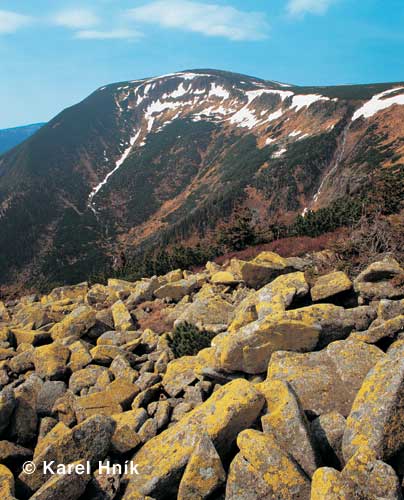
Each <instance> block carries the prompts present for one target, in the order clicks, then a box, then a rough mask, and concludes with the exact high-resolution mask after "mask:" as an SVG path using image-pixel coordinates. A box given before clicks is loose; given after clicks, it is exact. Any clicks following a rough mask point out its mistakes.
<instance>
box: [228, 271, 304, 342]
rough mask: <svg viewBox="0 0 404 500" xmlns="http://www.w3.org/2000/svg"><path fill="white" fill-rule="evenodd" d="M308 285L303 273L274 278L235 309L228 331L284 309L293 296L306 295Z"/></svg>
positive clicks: (289, 303)
mask: <svg viewBox="0 0 404 500" xmlns="http://www.w3.org/2000/svg"><path fill="white" fill-rule="evenodd" d="M308 291H309V285H308V283H307V281H306V278H305V276H304V274H303V273H301V272H298V273H290V274H285V275H282V276H279V277H278V278H275V279H274V280H273V281H272V282H271V283H269V284H268V285H265V286H264V287H263V288H261V289H259V290H258V291H256V292H253V293H250V294H249V295H248V296H247V297H246V298H245V299H244V300H242V301H241V302H240V304H239V305H238V306H237V308H236V310H235V317H234V320H233V322H232V324H231V325H230V327H229V331H230V332H234V331H237V330H239V329H240V328H241V327H242V326H245V325H247V324H248V323H251V322H252V321H255V320H257V319H262V318H264V317H265V316H268V315H269V314H274V313H279V312H283V311H285V310H286V308H287V307H289V306H290V305H291V303H292V302H293V300H294V299H295V298H301V297H304V296H305V295H307V293H308Z"/></svg>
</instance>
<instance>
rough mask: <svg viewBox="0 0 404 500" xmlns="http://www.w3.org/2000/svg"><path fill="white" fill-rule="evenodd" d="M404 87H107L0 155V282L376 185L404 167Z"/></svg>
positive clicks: (189, 79) (276, 214)
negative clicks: (241, 212) (243, 213)
mask: <svg viewBox="0 0 404 500" xmlns="http://www.w3.org/2000/svg"><path fill="white" fill-rule="evenodd" d="M285 85H287V86H285ZM403 88H404V85H403V86H401V84H400V83H399V84H396V83H384V84H367V85H363V86H360V85H354V86H341V87H299V86H293V85H292V86H289V84H283V83H278V82H273V81H266V80H262V79H257V78H253V77H248V76H245V75H238V74H234V73H228V72H221V71H219V70H202V69H201V70H192V71H184V72H180V73H173V74H169V75H163V76H161V77H152V78H149V79H142V80H133V81H128V82H120V83H114V84H110V85H106V86H103V87H100V88H99V89H97V90H96V91H95V92H93V93H92V94H90V96H89V97H87V98H86V99H84V100H83V101H81V102H80V103H78V104H76V105H74V106H72V107H69V108H67V109H66V110H64V111H62V113H60V114H59V115H57V116H56V117H55V118H54V119H53V120H51V121H50V122H49V123H48V124H47V125H46V126H45V127H43V128H42V129H41V130H40V131H39V132H38V133H37V134H35V136H34V137H31V138H30V139H28V141H26V142H25V143H23V144H22V145H20V146H19V147H17V148H16V149H14V150H13V151H11V152H9V153H6V154H5V155H3V156H1V157H0V176H1V177H2V184H1V185H0V229H1V230H2V235H3V236H0V246H1V247H2V248H4V249H5V250H6V251H5V252H4V255H5V256H4V257H3V260H1V261H0V264H1V265H0V281H6V280H7V279H10V277H12V275H13V273H14V276H15V273H16V272H17V273H21V271H22V270H23V271H24V272H27V275H29V276H30V277H32V276H35V275H38V274H39V275H40V274H50V275H51V276H52V277H53V279H55V280H56V281H58V282H59V281H60V282H66V281H72V280H73V281H74V280H76V281H77V279H78V278H79V276H80V278H81V277H82V275H83V273H84V274H89V273H91V272H94V271H98V270H99V269H101V268H102V267H103V266H105V265H110V263H111V261H112V260H113V258H114V255H116V253H117V252H119V251H122V249H123V250H124V252H125V253H136V252H144V251H145V250H147V249H149V248H151V247H153V246H155V245H159V244H160V245H161V244H163V243H164V244H168V245H169V244H171V243H175V242H178V241H180V242H187V241H190V238H191V240H192V241H194V242H195V241H199V240H201V239H203V238H205V236H206V234H207V233H208V232H209V231H211V230H212V229H214V228H215V227H216V226H217V225H218V224H219V223H220V221H221V220H222V219H223V217H230V216H231V214H232V213H233V212H234V210H235V209H236V208H237V207H240V206H245V207H248V208H249V209H251V210H253V212H254V216H255V218H256V219H257V220H258V221H259V222H261V223H265V221H266V222H268V221H273V220H281V221H284V222H285V223H288V222H290V221H292V220H293V219H294V218H295V217H296V216H298V215H299V214H301V213H303V212H304V213H307V212H308V211H310V210H314V211H316V210H318V209H319V208H322V207H327V206H329V205H330V203H332V202H335V201H336V200H338V199H340V198H341V197H343V196H348V197H351V198H355V197H356V198H359V197H362V196H363V193H364V192H366V193H367V192H374V191H375V189H374V186H375V185H376V183H377V182H379V177H380V176H381V175H382V174H383V175H384V174H385V173H386V172H387V173H388V175H393V174H394V172H398V173H396V174H394V175H395V176H397V175H398V176H399V175H401V172H402V157H403V154H404V151H403V137H404V133H403V131H402V129H401V128H402V126H400V123H401V122H402V116H403V111H404V108H403V107H402V106H401V100H402V99H403ZM320 89H321V92H320ZM396 89H397V90H396ZM375 96H377V97H375ZM372 100H374V102H373V101H372ZM390 101H391V102H390ZM369 103H370V104H369ZM395 103H397V105H395ZM364 106H367V108H366V109H365V111H364V114H368V115H369V116H362V115H361V116H358V119H355V120H352V118H353V116H354V114H355V113H357V114H358V113H359V114H360V113H361V110H362V108H363V107H364ZM372 106H373V108H374V107H376V108H380V109H377V110H376V111H374V112H372V109H373V108H372ZM369 110H370V111H369ZM372 113H373V114H372ZM394 175H393V177H394ZM167 180H169V181H170V182H167ZM391 182H392V181H391ZM16 228H18V234H17V232H16ZM72 236H73V238H71V237H72ZM10 241H12V242H13V247H15V246H17V247H18V250H17V251H15V248H12V246H11V245H10Z"/></svg>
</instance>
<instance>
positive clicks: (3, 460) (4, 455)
mask: <svg viewBox="0 0 404 500" xmlns="http://www.w3.org/2000/svg"><path fill="white" fill-rule="evenodd" d="M31 458H32V451H31V450H30V449H29V448H24V447H23V446H19V445H17V444H14V443H12V442H10V441H0V464H4V465H5V466H8V467H10V468H12V467H13V466H15V465H16V464H22V463H23V462H25V461H26V460H30V459H31Z"/></svg>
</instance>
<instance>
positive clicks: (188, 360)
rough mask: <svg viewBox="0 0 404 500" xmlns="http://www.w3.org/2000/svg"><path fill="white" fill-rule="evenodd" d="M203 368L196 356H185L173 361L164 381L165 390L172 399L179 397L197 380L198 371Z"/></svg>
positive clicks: (168, 367)
mask: <svg viewBox="0 0 404 500" xmlns="http://www.w3.org/2000/svg"><path fill="white" fill-rule="evenodd" d="M202 368H203V366H202V364H201V362H200V360H199V359H198V358H197V357H196V356H183V357H182V358H178V359H175V360H173V361H171V363H169V364H168V366H167V371H166V373H165V374H164V377H163V380H162V385H163V387H164V390H165V391H166V392H167V394H169V395H170V396H172V397H176V396H178V394H180V392H181V391H183V390H184V389H185V388H186V387H187V386H189V385H191V384H192V383H193V382H195V380H197V378H198V376H197V374H198V371H199V370H201V369H202Z"/></svg>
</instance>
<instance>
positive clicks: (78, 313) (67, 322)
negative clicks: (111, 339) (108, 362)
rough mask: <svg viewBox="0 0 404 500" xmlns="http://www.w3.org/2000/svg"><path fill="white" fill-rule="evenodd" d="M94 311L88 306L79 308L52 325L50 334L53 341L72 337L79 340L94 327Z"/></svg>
mask: <svg viewBox="0 0 404 500" xmlns="http://www.w3.org/2000/svg"><path fill="white" fill-rule="evenodd" d="M95 314H96V313H95V311H94V309H92V308H91V307H88V306H84V305H83V306H79V307H77V308H76V309H74V310H73V311H72V312H71V313H70V314H69V315H67V316H66V317H65V318H64V319H63V320H62V321H60V322H59V323H57V324H56V325H54V326H53V327H52V328H51V330H50V333H51V335H52V338H53V339H54V340H57V339H63V338H67V337H73V338H76V339H79V338H80V337H82V336H83V335H84V334H85V333H87V332H88V330H89V329H90V328H91V327H93V326H94V325H95V322H96V318H95Z"/></svg>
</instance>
